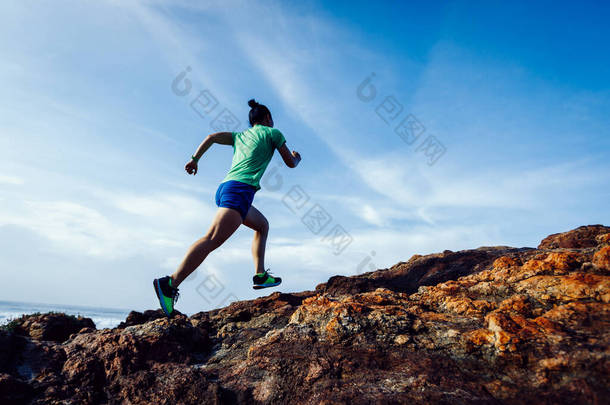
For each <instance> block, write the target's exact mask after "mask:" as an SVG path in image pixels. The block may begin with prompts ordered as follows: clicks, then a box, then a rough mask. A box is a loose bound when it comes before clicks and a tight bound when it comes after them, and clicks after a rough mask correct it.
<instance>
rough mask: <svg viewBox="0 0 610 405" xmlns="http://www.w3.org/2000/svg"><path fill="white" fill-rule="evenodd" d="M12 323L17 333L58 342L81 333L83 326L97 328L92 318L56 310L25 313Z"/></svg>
mask: <svg viewBox="0 0 610 405" xmlns="http://www.w3.org/2000/svg"><path fill="white" fill-rule="evenodd" d="M12 323H13V330H14V332H15V333H16V334H20V335H23V336H29V337H31V338H32V339H35V340H49V341H53V342H58V343H61V342H65V341H66V340H68V338H69V337H70V336H71V335H72V334H75V333H79V332H80V331H81V330H82V329H83V328H88V329H89V330H95V323H94V322H93V321H92V320H91V319H90V318H84V317H82V316H78V317H76V316H70V315H66V314H63V313H54V312H51V313H47V314H34V315H25V316H22V317H21V318H19V319H16V320H13V321H12Z"/></svg>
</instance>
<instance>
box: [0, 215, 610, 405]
mask: <svg viewBox="0 0 610 405" xmlns="http://www.w3.org/2000/svg"><path fill="white" fill-rule="evenodd" d="M608 235H610V233H609V232H608V230H607V227H602V226H601V225H597V226H588V227H580V228H577V229H575V230H573V231H570V232H566V233H564V234H556V235H551V236H550V237H548V238H545V240H544V241H543V243H541V245H540V246H541V247H540V248H539V249H531V248H522V249H516V248H509V247H484V248H479V249H474V250H466V251H461V252H450V251H445V252H443V253H440V254H434V255H427V256H414V257H413V258H411V259H410V260H409V261H407V262H401V263H398V264H397V265H395V266H392V267H391V268H389V269H383V270H379V271H376V272H370V273H366V274H362V275H358V276H354V277H333V278H331V279H330V280H329V281H328V282H327V283H324V284H321V285H319V286H318V287H316V290H315V291H305V292H302V293H291V294H286V293H280V292H275V293H273V294H270V295H269V296H266V297H261V298H258V299H255V300H252V301H240V302H235V303H232V304H231V305H229V306H228V307H225V308H220V309H216V310H213V311H208V312H200V313H198V314H195V315H193V316H191V317H186V316H184V315H182V314H178V315H177V316H174V317H172V318H171V319H167V318H165V317H162V316H160V312H159V311H145V312H144V313H139V312H132V313H130V314H129V316H128V317H127V319H126V321H125V322H124V323H122V324H121V325H120V326H119V327H117V328H115V329H111V330H109V329H106V330H98V331H96V330H92V329H86V330H84V331H81V333H80V334H77V335H74V336H73V337H72V338H71V339H69V340H68V341H66V342H64V343H55V342H49V341H39V340H35V339H31V338H30V337H22V336H18V335H17V334H16V333H12V332H2V331H0V345H1V347H3V348H4V347H7V348H9V351H10V353H8V352H5V351H3V352H0V373H4V374H0V403H11V402H10V401H13V403H15V401H21V402H28V401H29V403H32V404H39V403H40V404H42V403H85V404H98V403H130V404H149V403H161V404H173V403H183V404H198V403H227V404H233V403H253V404H254V403H257V404H258V403H260V404H265V403H268V404H275V403H285V404H293V403H316V404H337V403H344V404H360V403H363V404H364V403H367V404H368V403H379V404H381V403H383V404H386V403H389V404H390V403H396V404H398V403H422V404H424V403H425V404H428V403H447V404H449V403H451V404H472V403H475V404H476V403H481V404H483V403H484V404H488V403H510V404H529V403H540V404H556V403H574V404H576V403H578V404H580V403H592V404H596V403H598V404H601V403H605V402H606V400H605V399H604V398H608V397H610V391H609V388H608V387H609V384H608V376H609V375H610V354H609V351H608V347H610V334H609V333H608V331H609V330H610V309H609V308H610V307H609V304H610V267H609V266H608V264H609V260H610V237H608Z"/></svg>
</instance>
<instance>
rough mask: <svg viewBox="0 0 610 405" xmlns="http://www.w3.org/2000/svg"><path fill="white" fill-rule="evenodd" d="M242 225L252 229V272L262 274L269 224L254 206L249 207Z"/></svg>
mask: <svg viewBox="0 0 610 405" xmlns="http://www.w3.org/2000/svg"><path fill="white" fill-rule="evenodd" d="M244 225H246V226H247V227H248V228H252V229H254V240H253V241H252V257H253V258H254V272H255V273H263V272H264V271H265V245H266V243H267V235H268V234H269V222H268V221H267V218H265V216H264V215H263V214H262V213H261V212H260V211H259V210H257V209H256V208H255V207H254V205H251V206H250V209H249V210H248V215H246V219H245V220H244Z"/></svg>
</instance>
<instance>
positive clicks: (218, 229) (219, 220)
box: [172, 207, 242, 288]
mask: <svg viewBox="0 0 610 405" xmlns="http://www.w3.org/2000/svg"><path fill="white" fill-rule="evenodd" d="M241 223H242V220H241V215H240V214H239V212H238V211H237V210H234V209H232V208H225V207H220V208H218V211H217V212H216V216H215V217H214V220H213V221H212V225H210V229H209V230H208V232H207V233H206V234H205V236H204V237H203V238H201V239H199V240H198V241H196V242H195V243H193V244H192V245H191V247H190V248H189V250H188V252H187V253H186V256H184V259H183V260H182V263H181V264H180V266H179V267H178V270H176V272H175V273H174V274H172V287H175V288H178V286H179V285H180V283H182V281H184V279H185V278H187V277H188V276H189V274H191V273H192V272H193V271H195V269H196V268H197V267H199V265H200V264H201V263H202V262H203V260H204V259H205V258H206V257H207V255H208V254H209V253H210V252H211V251H213V250H214V249H216V248H217V247H219V246H220V245H222V244H223V243H224V242H225V241H226V240H227V239H228V238H229V236H231V235H233V232H235V231H236V230H237V228H239V226H240V225H241Z"/></svg>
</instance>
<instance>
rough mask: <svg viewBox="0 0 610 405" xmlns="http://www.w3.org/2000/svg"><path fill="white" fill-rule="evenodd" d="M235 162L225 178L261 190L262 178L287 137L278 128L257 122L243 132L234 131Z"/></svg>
mask: <svg viewBox="0 0 610 405" xmlns="http://www.w3.org/2000/svg"><path fill="white" fill-rule="evenodd" d="M231 135H232V137H233V162H232V163H231V169H230V170H229V173H227V175H226V177H225V178H224V180H223V183H224V182H225V181H229V180H237V181H241V182H243V183H246V184H250V185H252V186H254V187H256V189H257V190H259V189H260V188H261V187H260V179H261V177H263V174H264V173H265V169H266V168H267V165H268V164H269V162H270V161H271V158H272V157H273V152H274V151H275V149H279V148H280V147H281V146H282V145H283V144H284V142H286V139H285V138H284V135H283V134H282V133H281V132H280V130H279V129H277V128H271V127H267V126H264V125H260V124H256V125H254V126H253V127H252V128H248V129H247V130H245V131H243V132H232V134H231Z"/></svg>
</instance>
